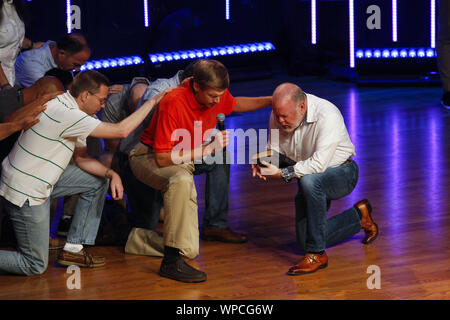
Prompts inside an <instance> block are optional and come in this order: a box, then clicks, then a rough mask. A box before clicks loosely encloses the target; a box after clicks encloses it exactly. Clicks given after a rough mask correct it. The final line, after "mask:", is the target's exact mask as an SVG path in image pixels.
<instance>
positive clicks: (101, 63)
mask: <svg viewBox="0 0 450 320" xmlns="http://www.w3.org/2000/svg"><path fill="white" fill-rule="evenodd" d="M143 63H144V60H142V58H141V57H139V56H130V57H118V58H108V59H101V60H90V61H88V62H86V63H85V64H84V65H82V66H81V68H80V71H85V70H97V69H107V68H117V67H127V66H134V65H138V64H143Z"/></svg>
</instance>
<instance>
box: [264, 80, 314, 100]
mask: <svg viewBox="0 0 450 320" xmlns="http://www.w3.org/2000/svg"><path fill="white" fill-rule="evenodd" d="M305 98H306V95H305V93H304V92H303V90H302V89H301V88H300V87H299V86H297V85H295V84H293V83H289V82H285V83H283V84H280V85H279V86H278V87H277V88H276V89H275V91H274V92H273V95H272V102H273V106H275V105H284V104H286V103H288V102H289V101H292V102H294V103H296V104H298V103H301V102H302V101H304V100H305Z"/></svg>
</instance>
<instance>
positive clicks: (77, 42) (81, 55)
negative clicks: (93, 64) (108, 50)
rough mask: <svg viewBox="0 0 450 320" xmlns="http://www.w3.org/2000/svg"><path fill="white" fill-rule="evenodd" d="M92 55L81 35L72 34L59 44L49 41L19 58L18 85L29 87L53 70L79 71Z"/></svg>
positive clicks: (17, 63)
mask: <svg viewBox="0 0 450 320" xmlns="http://www.w3.org/2000/svg"><path fill="white" fill-rule="evenodd" d="M90 55H91V50H90V49H89V46H88V43H87V41H86V39H85V38H84V36H82V35H81V34H74V33H70V34H67V35H65V36H64V37H62V38H61V39H60V40H59V41H58V42H53V41H47V42H46V43H45V45H43V46H42V47H41V48H39V49H34V50H28V51H25V52H23V53H22V54H20V55H19V56H18V57H17V60H16V64H15V69H16V84H19V85H20V86H22V87H24V88H26V87H29V86H31V85H33V84H34V83H35V82H36V81H37V80H38V79H40V78H42V77H43V76H44V75H45V73H46V72H47V71H49V70H51V69H53V68H58V69H61V70H63V71H72V70H77V71H79V70H80V68H81V66H82V65H83V64H85V63H86V61H87V60H88V59H89V57H90Z"/></svg>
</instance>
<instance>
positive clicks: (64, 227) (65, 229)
mask: <svg viewBox="0 0 450 320" xmlns="http://www.w3.org/2000/svg"><path fill="white" fill-rule="evenodd" d="M71 223H72V217H70V218H61V220H60V221H59V225H58V232H57V233H58V236H61V237H67V233H69V229H70V224H71Z"/></svg>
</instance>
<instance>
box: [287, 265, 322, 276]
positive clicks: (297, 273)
mask: <svg viewBox="0 0 450 320" xmlns="http://www.w3.org/2000/svg"><path fill="white" fill-rule="evenodd" d="M326 267H328V262H327V263H325V264H323V265H321V266H320V267H318V268H317V269H316V270H314V271H309V272H289V271H288V272H286V274H287V275H289V276H301V275H304V274H310V273H314V272H316V271H317V270H319V269H325V268H326Z"/></svg>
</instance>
